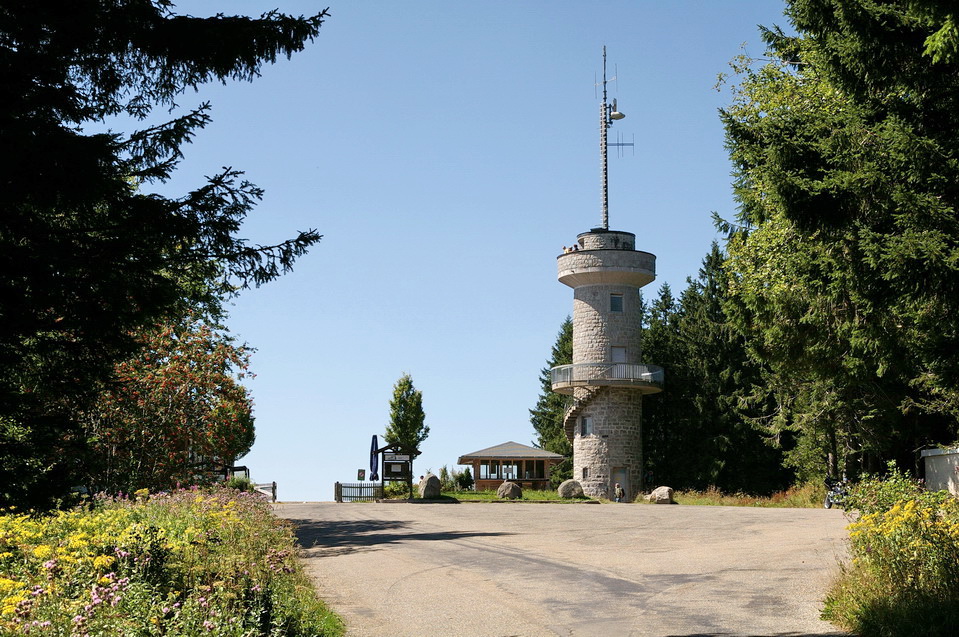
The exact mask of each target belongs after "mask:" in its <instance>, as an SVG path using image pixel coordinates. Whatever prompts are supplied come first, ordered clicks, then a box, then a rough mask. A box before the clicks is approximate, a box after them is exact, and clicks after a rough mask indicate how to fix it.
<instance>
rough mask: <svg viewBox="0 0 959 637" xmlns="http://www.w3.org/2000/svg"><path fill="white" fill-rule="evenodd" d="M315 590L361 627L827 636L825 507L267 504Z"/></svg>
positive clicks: (478, 632)
mask: <svg viewBox="0 0 959 637" xmlns="http://www.w3.org/2000/svg"><path fill="white" fill-rule="evenodd" d="M276 511H277V514H278V515H280V516H282V517H285V518H289V519H291V520H293V521H294V522H295V523H296V524H297V527H298V537H299V539H300V543H301V544H302V545H303V547H304V553H305V557H306V564H307V570H308V572H309V573H310V575H311V576H312V577H313V579H314V581H315V582H316V585H317V588H318V590H319V593H320V596H321V597H322V598H323V599H325V600H326V601H327V602H328V603H329V604H330V605H331V606H332V608H333V609H334V610H335V611H336V612H338V613H339V614H340V615H341V616H342V617H343V618H344V619H345V620H346V622H347V625H348V634H349V635H357V636H367V637H407V636H410V637H413V636H415V637H430V636H433V635H437V636H438V635H444V636H448V635H455V636H473V635H475V636H484V637H485V636H490V637H496V636H506V635H522V636H537V635H551V636H552V635H563V636H571V637H580V636H592V635H597V636H599V635H603V636H607V635H608V636H621V635H622V636H625V635H644V636H645V635H651V636H666V635H669V636H677V637H678V636H684V637H692V636H700V635H779V636H787V635H790V636H799V635H830V634H831V635H838V634H841V633H839V632H838V631H836V629H835V628H833V627H832V626H831V625H830V624H828V623H826V622H823V621H821V620H820V619H819V610H820V608H821V599H822V597H823V595H824V593H825V590H826V588H827V587H828V585H829V582H830V580H831V578H832V577H833V576H834V575H835V574H836V572H837V570H838V564H839V561H840V560H841V559H844V557H845V547H844V540H845V537H846V532H845V525H846V523H847V521H846V519H845V517H844V515H843V513H842V512H841V511H838V510H829V511H826V510H819V509H758V508H738V507H699V506H682V505H674V506H669V505H643V504H602V505H596V504H530V503H508V504H507V503H484V504H472V503H469V504H467V503H462V504H407V503H391V504H373V503H354V504H348V503H344V504H336V503H282V504H278V505H276Z"/></svg>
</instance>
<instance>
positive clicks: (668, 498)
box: [646, 487, 676, 504]
mask: <svg viewBox="0 0 959 637" xmlns="http://www.w3.org/2000/svg"><path fill="white" fill-rule="evenodd" d="M646 501H647V502H652V503H653V504H676V501H675V500H673V490H672V489H671V488H670V487H656V488H655V489H653V492H652V493H650V494H649V495H647V496H646Z"/></svg>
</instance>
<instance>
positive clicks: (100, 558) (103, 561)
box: [93, 555, 117, 569]
mask: <svg viewBox="0 0 959 637" xmlns="http://www.w3.org/2000/svg"><path fill="white" fill-rule="evenodd" d="M116 561H117V560H116V558H115V557H113V556H112V555H97V556H96V557H95V558H93V567H94V568H97V569H108V568H110V567H111V566H113V563H114V562H116Z"/></svg>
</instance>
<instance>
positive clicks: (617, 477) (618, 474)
mask: <svg viewBox="0 0 959 637" xmlns="http://www.w3.org/2000/svg"><path fill="white" fill-rule="evenodd" d="M612 478H613V483H612V484H611V485H609V492H610V494H615V493H616V491H615V489H616V483H617V482H618V483H619V486H621V487H623V491H624V492H626V498H625V500H626V502H632V492H631V491H630V490H629V472H628V471H626V468H625V467H613V471H612Z"/></svg>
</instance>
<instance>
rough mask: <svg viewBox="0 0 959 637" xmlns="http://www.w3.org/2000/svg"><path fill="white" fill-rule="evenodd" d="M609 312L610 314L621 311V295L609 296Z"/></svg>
mask: <svg viewBox="0 0 959 637" xmlns="http://www.w3.org/2000/svg"><path fill="white" fill-rule="evenodd" d="M609 311H610V312H622V311H623V295H622V294H610V295H609Z"/></svg>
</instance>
